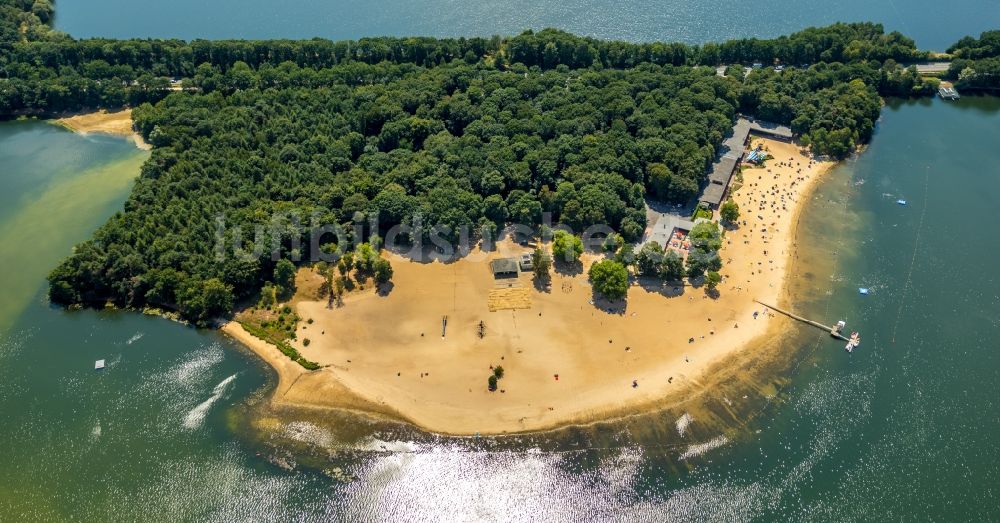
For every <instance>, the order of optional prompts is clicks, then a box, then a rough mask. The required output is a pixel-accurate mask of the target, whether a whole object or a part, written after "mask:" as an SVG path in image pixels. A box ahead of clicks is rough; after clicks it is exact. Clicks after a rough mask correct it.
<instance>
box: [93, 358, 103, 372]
mask: <svg viewBox="0 0 1000 523" xmlns="http://www.w3.org/2000/svg"><path fill="white" fill-rule="evenodd" d="M103 368H104V360H97V361H95V362H94V370H101V369H103Z"/></svg>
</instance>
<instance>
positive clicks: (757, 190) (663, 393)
mask: <svg viewBox="0 0 1000 523" xmlns="http://www.w3.org/2000/svg"><path fill="white" fill-rule="evenodd" d="M760 142H763V143H764V144H765V146H766V147H767V148H768V149H769V150H770V152H771V154H772V155H773V156H774V159H772V160H769V161H768V164H767V167H766V168H759V169H747V170H745V171H744V174H743V185H742V187H741V188H740V189H739V190H738V191H737V192H736V193H735V194H734V199H735V200H736V202H737V203H738V204H739V206H740V209H741V213H742V215H741V218H740V226H739V228H738V229H734V230H729V231H728V232H727V233H726V236H725V240H724V245H723V249H722V251H721V255H722V257H723V261H724V262H725V266H724V267H723V270H722V271H721V273H722V275H723V277H724V280H723V283H722V284H720V286H719V289H718V290H719V297H718V298H715V299H713V298H710V297H708V296H707V295H706V293H705V291H704V289H701V288H693V287H690V286H684V287H673V286H664V287H660V286H653V285H648V286H646V285H643V284H642V283H645V282H639V283H637V284H635V285H633V286H632V287H631V288H630V290H629V293H628V299H627V303H626V304H625V305H624V307H621V306H619V307H617V308H616V307H612V306H609V305H608V304H602V302H601V301H597V302H596V305H595V304H594V303H593V300H594V295H593V292H592V290H591V287H590V285H589V283H588V282H587V277H586V270H587V268H588V267H589V266H590V264H591V263H593V262H594V261H596V260H598V259H600V258H599V257H597V256H592V255H587V254H585V255H584V258H583V266H582V271H580V272H578V273H576V274H563V273H554V274H553V277H552V283H551V286H550V289H548V290H538V289H536V288H535V287H534V285H533V280H532V276H531V274H530V273H523V272H522V273H521V274H520V275H519V276H518V277H517V278H512V279H502V280H495V279H494V278H493V275H492V273H491V270H490V265H489V260H491V259H494V258H496V257H501V256H520V254H522V253H524V252H527V251H526V249H525V248H523V247H520V246H518V245H515V244H513V243H510V242H504V243H501V244H500V245H499V246H498V249H497V251H496V252H492V253H478V252H474V253H473V255H472V256H470V257H468V258H466V259H462V260H459V261H456V262H453V263H440V262H432V263H418V262H414V261H410V260H407V259H403V258H400V257H398V256H390V259H391V261H392V264H393V268H394V270H395V275H394V277H393V286H392V289H391V291H390V292H388V294H387V295H378V294H376V293H375V292H374V291H372V290H370V289H369V290H367V291H362V292H357V293H353V294H350V295H348V296H347V297H346V298H345V299H344V303H343V305H342V306H335V307H333V308H328V306H327V301H326V300H322V301H301V302H299V303H298V305H297V312H298V314H299V315H300V316H301V317H302V319H303V320H309V319H311V320H312V321H313V323H311V324H309V323H308V322H307V321H303V322H302V323H300V326H299V331H298V340H297V341H295V342H294V343H293V345H294V346H295V347H296V348H297V349H298V350H299V351H301V353H302V354H303V356H305V357H306V358H308V359H310V360H313V361H316V362H318V363H320V364H322V365H324V366H326V367H325V368H323V369H321V370H318V371H314V372H309V373H306V372H303V371H302V370H301V369H300V368H295V367H296V366H295V365H294V364H291V362H290V361H287V358H285V360H286V361H287V363H288V365H286V364H284V363H282V362H280V361H275V359H276V358H277V360H281V358H283V356H282V355H281V354H280V353H279V352H278V351H277V350H276V349H274V348H273V347H270V348H269V347H267V346H266V344H262V343H261V342H259V340H258V341H254V340H255V338H252V337H250V338H251V339H250V340H249V341H247V343H249V345H250V346H251V348H254V350H256V351H257V352H258V353H261V354H263V355H264V357H265V359H266V360H267V361H269V362H270V363H271V364H272V366H275V367H276V368H277V370H278V373H279V376H280V378H281V383H280V384H279V387H278V390H276V391H275V394H274V397H273V401H274V402H275V403H277V404H293V405H302V406H326V407H344V408H352V409H358V410H362V411H378V412H382V413H386V414H390V415H392V416H397V417H401V418H403V419H406V420H408V421H410V422H413V423H415V424H416V425H418V426H420V427H422V428H424V429H427V430H430V431H434V432H441V433H451V434H475V433H483V434H489V433H502V432H518V431H528V430H540V429H547V428H553V427H557V426H561V425H565V424H569V423H574V422H585V421H590V420H595V419H601V418H606V417H611V416H616V415H621V414H625V413H628V412H631V411H635V410H639V409H642V408H643V407H644V406H653V405H659V406H664V405H662V401H663V398H665V397H673V395H674V394H675V393H682V392H683V391H685V390H687V389H690V388H692V387H696V386H698V384H699V380H700V379H701V378H703V377H704V374H703V373H704V372H705V371H706V370H707V369H709V367H710V366H712V365H713V364H715V363H718V362H720V361H721V360H723V359H724V358H725V357H726V356H727V355H732V354H734V353H735V352H736V351H741V350H745V349H747V348H748V347H754V346H761V345H762V343H761V342H762V341H763V340H761V339H760V338H761V337H765V336H773V335H775V334H777V333H776V332H774V331H775V330H776V329H781V328H784V327H787V323H785V320H783V319H776V318H774V317H771V316H769V315H768V314H767V313H765V311H764V308H763V307H762V306H760V305H759V304H757V303H755V302H754V301H753V300H754V299H759V300H762V301H765V302H768V303H778V302H780V301H781V299H782V298H783V286H784V282H785V277H786V269H787V268H788V263H789V259H790V254H791V249H792V244H791V242H792V241H793V237H794V235H793V230H792V229H793V227H794V224H795V222H796V220H797V213H798V212H799V210H800V209H801V206H802V205H803V204H804V203H805V202H807V201H808V200H809V198H810V192H811V191H812V188H813V186H814V184H815V182H816V180H817V179H818V178H819V176H820V174H821V173H822V172H824V171H825V170H826V169H828V168H829V167H830V165H831V164H830V163H828V162H811V161H810V159H809V157H808V156H806V155H804V154H802V153H801V152H800V151H799V149H798V147H797V146H795V145H792V144H785V143H781V142H775V141H767V140H758V139H755V140H754V143H755V144H756V143H760ZM744 220H745V224H744ZM755 312H758V313H759V314H758V317H757V319H755V318H754V313H755ZM480 322H483V329H482V336H480V326H479V325H480ZM232 325H234V324H231V327H229V329H230V330H233V329H234V327H232ZM235 329H236V330H242V329H239V327H238V325H236V326H235ZM237 335H238V333H237ZM691 338H693V339H694V341H693V342H690V341H689V340H690V339H691ZM305 339H309V340H310V343H309V345H308V346H305V344H304V343H303V342H304V340H305ZM243 341H246V340H243ZM262 351H264V352H262ZM496 365H500V366H503V368H504V371H505V372H504V377H503V379H501V380H500V381H499V386H498V389H499V390H497V391H496V392H489V391H488V390H487V378H488V377H489V375H490V374H491V366H496ZM633 381H634V382H635V384H636V385H637V386H633Z"/></svg>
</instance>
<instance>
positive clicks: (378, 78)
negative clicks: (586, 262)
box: [0, 0, 931, 323]
mask: <svg viewBox="0 0 1000 523" xmlns="http://www.w3.org/2000/svg"><path fill="white" fill-rule="evenodd" d="M0 1H2V3H0V6H2V8H3V9H4V11H5V14H8V15H9V16H5V17H4V25H3V29H2V30H3V33H2V37H3V40H2V41H0V114H2V115H5V116H7V117H13V116H17V115H26V114H27V115H46V114H52V113H57V112H63V111H77V110H87V109H94V108H101V107H104V108H118V107H122V106H132V107H134V110H133V120H134V124H135V126H136V129H137V130H138V131H139V132H140V133H141V134H142V136H143V137H144V138H145V139H146V140H147V141H148V142H149V143H151V144H152V145H153V146H154V149H153V152H152V155H151V157H150V159H149V160H148V161H147V162H146V163H145V164H144V165H143V167H142V172H141V174H140V176H139V178H138V179H137V181H136V184H135V187H134V189H133V192H132V194H131V195H130V197H129V199H128V201H127V202H126V204H125V208H124V210H123V211H122V212H119V213H117V214H116V215H115V216H114V217H112V218H111V219H110V220H109V221H108V222H107V223H106V224H104V225H103V226H102V227H101V228H99V229H98V230H97V231H96V232H95V233H94V236H93V238H92V239H90V240H88V241H86V242H84V243H82V244H80V245H79V246H77V248H76V249H75V251H74V253H73V255H72V256H70V257H68V258H67V259H66V260H65V261H64V262H63V263H62V264H61V265H60V266H59V267H57V268H56V269H55V270H54V271H52V273H51V275H50V277H49V281H50V297H51V299H52V300H53V301H54V302H56V303H62V304H75V303H104V302H108V301H110V302H113V303H116V304H119V305H122V306H130V307H144V306H157V307H165V308H169V309H173V310H177V311H179V312H180V313H181V314H182V315H184V316H185V317H186V318H188V319H190V320H192V321H196V322H201V323H204V322H206V321H208V320H210V319H211V318H214V317H218V316H224V315H226V314H228V313H229V312H230V310H231V309H232V307H233V306H234V303H235V302H237V301H239V300H242V299H244V298H249V297H251V296H253V295H255V294H257V293H258V292H259V291H260V289H261V288H262V286H264V285H267V284H268V282H269V280H270V279H272V275H273V274H275V267H276V266H277V265H278V264H279V262H280V260H289V259H290V260H294V261H298V260H303V259H310V258H315V257H316V255H317V254H318V252H329V251H332V250H335V249H336V248H337V247H338V246H337V245H334V243H335V242H348V243H351V242H353V243H359V242H364V241H369V240H370V239H373V238H379V237H381V236H382V235H383V234H385V233H386V232H387V230H388V229H389V228H391V227H393V226H394V225H407V226H411V229H410V232H409V233H408V234H407V235H404V236H403V237H402V238H399V239H397V240H396V241H400V242H403V243H413V242H417V241H424V240H426V239H429V238H430V237H432V236H433V237H438V238H441V239H443V240H444V241H446V242H450V243H454V242H457V241H458V239H459V237H458V235H459V231H461V230H463V229H464V230H468V231H471V233H472V234H473V236H474V238H478V237H481V236H487V235H492V234H495V233H496V231H497V230H499V229H500V228H502V227H503V226H504V225H505V224H508V223H520V224H525V225H530V226H535V227H537V226H539V225H540V224H541V223H542V217H543V213H549V216H551V219H552V220H553V223H558V224H561V225H566V226H568V227H570V228H572V229H573V230H574V231H577V232H580V231H582V230H583V229H585V228H586V227H588V226H591V225H595V224H601V225H607V226H610V227H611V228H613V229H614V230H616V231H618V233H619V234H620V235H621V237H622V238H623V239H624V240H626V241H628V242H634V241H636V240H638V239H639V237H640V235H641V234H642V232H643V230H644V228H645V226H646V223H645V198H647V197H653V198H657V199H660V200H664V201H668V202H684V201H687V200H690V199H691V198H692V197H693V196H695V195H696V194H697V192H698V190H699V187H700V185H701V184H702V183H703V182H704V180H705V172H706V168H707V167H708V165H709V164H710V163H711V162H712V160H713V159H714V157H715V154H716V150H717V148H718V147H719V145H720V143H721V141H722V139H723V137H724V136H725V135H726V134H727V133H728V132H729V130H730V128H731V126H732V122H733V120H734V118H735V116H736V114H737V113H738V112H741V113H744V114H750V115H756V116H759V117H761V118H764V119H768V120H773V121H776V122H780V123H785V124H789V125H791V126H792V128H793V130H795V132H796V133H799V134H800V135H801V137H802V140H803V142H805V143H807V144H809V145H810V146H811V147H812V148H813V150H814V151H815V152H816V153H819V154H828V155H831V156H834V157H844V156H846V155H848V154H850V153H851V152H852V151H853V150H854V149H855V148H856V147H857V146H858V145H860V144H862V143H864V142H866V141H867V140H868V139H869V138H870V137H871V134H872V131H873V129H874V122H875V120H876V119H877V118H878V114H879V109H880V104H881V100H880V97H879V94H880V93H885V94H903V95H915V94H924V93H926V92H927V91H928V89H930V88H931V85H929V84H927V83H924V82H923V81H922V80H920V78H919V76H917V75H916V73H915V71H914V70H912V69H907V68H903V67H901V66H899V65H898V62H901V61H902V62H905V61H912V60H915V59H920V58H923V57H925V56H926V54H925V53H923V52H921V51H918V50H917V49H916V47H915V45H914V43H913V41H912V40H909V39H907V38H906V37H904V36H902V35H900V34H898V33H889V34H885V32H884V31H883V29H882V27H881V26H880V25H878V24H870V23H861V24H834V25H832V26H828V27H825V28H810V29H806V30H804V31H801V32H798V33H795V34H793V35H790V36H787V37H780V38H776V39H771V40H757V39H749V40H736V41H730V42H725V43H722V44H718V45H716V44H706V45H703V46H687V45H682V44H665V43H658V42H656V43H643V44H633V43H625V42H606V41H600V40H594V39H590V38H583V37H578V36H575V35H572V34H569V33H566V32H563V31H558V30H554V29H546V30H542V31H539V32H537V33H536V32H532V31H526V32H524V33H522V34H520V35H517V36H513V37H491V38H455V39H433V38H371V39H362V40H359V41H340V42H332V41H328V40H320V39H314V40H306V41H284V40H273V41H207V40H196V41H192V42H183V41H179V40H121V41H117V40H105V39H90V40H75V39H73V38H70V37H68V36H66V35H63V34H60V33H58V32H56V31H53V30H51V29H49V28H48V25H47V24H48V22H49V20H50V19H51V16H52V6H51V4H50V3H48V2H47V1H45V0H36V1H34V2H26V1H19V0H0ZM751 62H761V63H763V64H767V65H772V64H786V63H787V64H789V65H790V67H787V68H785V69H784V70H783V71H778V70H776V69H775V68H772V67H759V66H757V67H755V68H753V69H752V70H751V72H750V73H749V74H747V75H745V76H744V74H743V69H742V68H734V67H730V68H729V70H727V72H726V73H727V74H725V75H718V74H716V71H715V67H714V66H715V65H717V64H723V63H726V64H733V63H745V64H747V65H749V64H750V63H751ZM705 66H709V67H705ZM172 80H173V83H172ZM178 82H179V83H178ZM172 86H173V88H172ZM371 217H377V225H374V226H372V225H358V224H359V223H367V222H366V220H367V219H369V218H371ZM220 221H221V222H224V224H225V229H224V233H222V236H221V238H220V237H219V234H220V233H219V230H220V229H219V224H220ZM317 224H322V225H331V224H334V225H340V226H342V228H343V229H344V230H346V231H348V236H349V237H348V238H346V239H345V238H335V237H334V236H333V235H331V234H326V235H324V236H320V237H318V240H315V241H314V238H315V235H314V234H312V233H313V231H314V230H315V229H316V227H317ZM258 229H259V230H260V233H259V234H257V233H256V232H255V231H257V230H258ZM220 239H221V240H222V242H223V244H224V245H226V246H230V247H231V248H238V249H240V250H242V251H245V252H254V251H255V250H257V251H258V252H265V253H266V255H262V256H238V255H225V256H220V253H219V252H218V251H217V247H218V245H219V244H220ZM341 247H342V246H341ZM390 247H392V246H391V245H390Z"/></svg>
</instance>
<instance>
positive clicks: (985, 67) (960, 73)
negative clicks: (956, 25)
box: [947, 31, 1000, 91]
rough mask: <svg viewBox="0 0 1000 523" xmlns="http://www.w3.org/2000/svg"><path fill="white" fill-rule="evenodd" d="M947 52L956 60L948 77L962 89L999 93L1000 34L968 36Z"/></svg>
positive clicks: (987, 33)
mask: <svg viewBox="0 0 1000 523" xmlns="http://www.w3.org/2000/svg"><path fill="white" fill-rule="evenodd" d="M948 52H949V53H951V54H952V56H953V57H954V59H953V60H952V62H951V66H950V67H949V68H948V74H947V76H948V78H951V79H952V80H955V85H956V86H957V87H958V88H959V89H984V90H993V91H995V90H1000V31H986V32H984V33H982V34H981V35H979V38H973V37H971V36H966V37H965V38H963V39H961V40H959V41H958V42H956V43H955V44H954V45H952V46H951V47H949V48H948Z"/></svg>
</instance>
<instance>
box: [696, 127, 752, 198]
mask: <svg viewBox="0 0 1000 523" xmlns="http://www.w3.org/2000/svg"><path fill="white" fill-rule="evenodd" d="M750 127H751V123H750V120H747V119H746V118H737V119H736V125H734V126H733V134H732V135H731V136H730V137H729V138H726V139H725V140H723V141H722V147H721V148H720V151H719V152H720V156H719V158H718V159H717V160H715V163H713V164H712V167H711V168H710V169H709V171H708V184H707V185H705V187H704V188H703V189H702V192H701V197H700V198H699V199H698V204H699V205H703V206H705V207H708V208H710V209H718V208H719V205H720V204H721V203H722V199H723V198H725V196H726V189H728V188H729V181H730V180H732V178H733V174H734V173H735V172H736V168H737V167H739V165H740V161H741V160H743V151H744V150H745V149H746V145H747V141H748V140H749V139H750Z"/></svg>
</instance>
